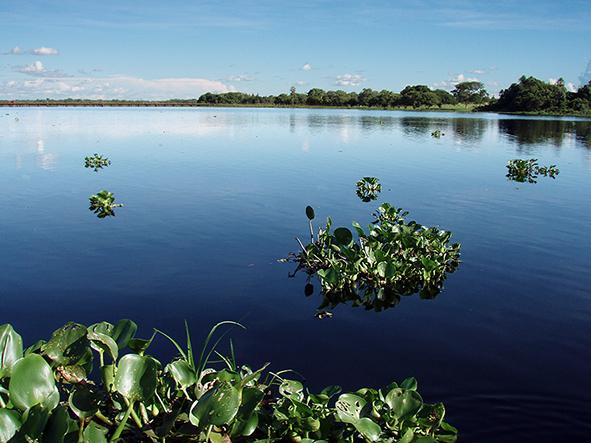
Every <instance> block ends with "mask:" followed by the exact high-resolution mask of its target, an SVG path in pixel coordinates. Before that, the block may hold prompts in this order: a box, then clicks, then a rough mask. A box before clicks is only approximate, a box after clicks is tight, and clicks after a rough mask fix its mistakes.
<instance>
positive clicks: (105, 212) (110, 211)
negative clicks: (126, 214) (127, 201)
mask: <svg viewBox="0 0 591 443" xmlns="http://www.w3.org/2000/svg"><path fill="white" fill-rule="evenodd" d="M88 199H89V200H90V206H89V208H88V209H90V210H91V211H92V212H94V213H95V214H96V216H97V217H98V218H105V217H110V216H115V208H121V207H122V206H123V205H122V204H121V203H115V196H114V195H113V193H112V192H109V191H105V190H104V189H103V190H102V191H100V192H97V193H96V194H95V195H91V196H90V197H89V198H88Z"/></svg>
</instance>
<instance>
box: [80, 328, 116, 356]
mask: <svg viewBox="0 0 591 443" xmlns="http://www.w3.org/2000/svg"><path fill="white" fill-rule="evenodd" d="M88 339H89V340H90V345H91V346H92V348H93V349H94V350H95V351H97V352H106V353H108V354H109V355H110V356H111V359H112V360H113V361H116V360H117V356H118V355H119V347H118V346H117V343H116V342H115V340H113V339H112V338H111V337H110V336H109V335H107V334H104V333H102V332H94V331H90V330H89V331H88Z"/></svg>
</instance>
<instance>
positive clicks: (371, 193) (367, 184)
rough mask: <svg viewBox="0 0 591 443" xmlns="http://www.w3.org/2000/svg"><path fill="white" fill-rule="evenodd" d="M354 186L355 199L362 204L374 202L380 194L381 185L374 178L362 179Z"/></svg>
mask: <svg viewBox="0 0 591 443" xmlns="http://www.w3.org/2000/svg"><path fill="white" fill-rule="evenodd" d="M356 186H357V191H356V192H357V197H359V198H360V199H361V200H362V201H364V202H370V201H372V200H376V199H377V198H378V196H379V195H380V192H382V185H381V184H380V180H379V179H377V178H376V177H363V178H362V179H361V180H359V181H358V182H357V184H356Z"/></svg>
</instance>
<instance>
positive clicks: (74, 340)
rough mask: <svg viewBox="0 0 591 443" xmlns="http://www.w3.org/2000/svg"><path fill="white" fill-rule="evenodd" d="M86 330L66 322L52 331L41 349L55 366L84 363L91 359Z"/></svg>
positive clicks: (83, 327)
mask: <svg viewBox="0 0 591 443" xmlns="http://www.w3.org/2000/svg"><path fill="white" fill-rule="evenodd" d="M87 332H88V329H87V328H86V327H85V326H82V325H80V324H77V323H71V322H70V323H67V324H66V325H64V326H62V327H61V328H60V329H58V330H57V331H55V332H54V333H53V335H52V336H51V339H50V340H49V341H48V342H47V343H46V344H45V345H43V346H42V348H41V350H42V351H43V353H44V354H45V355H46V356H47V357H49V359H50V360H52V362H53V364H54V365H55V366H69V365H75V364H81V365H84V364H86V363H88V362H91V361H92V351H91V350H90V347H89V344H90V343H89V341H88V338H87V337H86V334H87Z"/></svg>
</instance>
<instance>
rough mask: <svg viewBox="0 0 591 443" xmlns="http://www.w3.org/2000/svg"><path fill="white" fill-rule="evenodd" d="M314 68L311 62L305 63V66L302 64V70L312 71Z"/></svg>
mask: <svg viewBox="0 0 591 443" xmlns="http://www.w3.org/2000/svg"><path fill="white" fill-rule="evenodd" d="M311 70H312V65H311V64H310V63H305V64H304V66H302V71H311Z"/></svg>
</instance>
